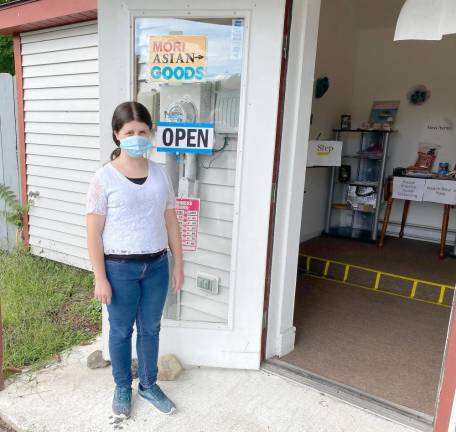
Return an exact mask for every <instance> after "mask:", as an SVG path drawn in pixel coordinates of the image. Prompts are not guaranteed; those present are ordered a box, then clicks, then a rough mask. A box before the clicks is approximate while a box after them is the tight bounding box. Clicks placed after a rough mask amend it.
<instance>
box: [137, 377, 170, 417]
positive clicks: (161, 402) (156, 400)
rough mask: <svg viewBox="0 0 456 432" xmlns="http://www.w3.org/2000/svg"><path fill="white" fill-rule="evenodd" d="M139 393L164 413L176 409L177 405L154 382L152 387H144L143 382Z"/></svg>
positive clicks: (139, 387)
mask: <svg viewBox="0 0 456 432" xmlns="http://www.w3.org/2000/svg"><path fill="white" fill-rule="evenodd" d="M138 394H139V395H140V396H141V397H142V398H144V399H146V400H147V401H149V402H150V403H151V404H152V405H153V406H154V407H155V408H157V409H158V411H160V412H161V413H162V414H167V415H169V414H172V413H173V412H174V411H176V405H174V403H173V402H172V401H171V400H170V399H169V398H168V396H166V395H165V393H163V391H162V389H161V388H160V387H159V386H158V385H157V384H154V385H153V386H152V387H150V388H144V387H143V386H142V385H141V384H139V386H138Z"/></svg>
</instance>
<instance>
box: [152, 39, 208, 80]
mask: <svg viewBox="0 0 456 432" xmlns="http://www.w3.org/2000/svg"><path fill="white" fill-rule="evenodd" d="M206 46H207V39H206V36H183V35H167V36H149V79H150V80H151V81H155V82H157V81H158V82H171V81H174V82H192V81H202V80H203V79H204V77H205V74H206Z"/></svg>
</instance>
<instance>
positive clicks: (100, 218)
mask: <svg viewBox="0 0 456 432" xmlns="http://www.w3.org/2000/svg"><path fill="white" fill-rule="evenodd" d="M105 220H106V216H105V215H99V214H94V213H90V214H88V215H87V219H86V226H87V247H88V250H89V257H90V261H91V263H92V269H93V273H94V275H95V290H94V297H95V298H96V299H98V300H99V301H101V302H102V303H104V304H110V303H111V297H112V290H111V285H110V283H109V281H108V278H107V277H106V270H105V265H104V249H103V239H102V233H103V228H104V224H105Z"/></svg>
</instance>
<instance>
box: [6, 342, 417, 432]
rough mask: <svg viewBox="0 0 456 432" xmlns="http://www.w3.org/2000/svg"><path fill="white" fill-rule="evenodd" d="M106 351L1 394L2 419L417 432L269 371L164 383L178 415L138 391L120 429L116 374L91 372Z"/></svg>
mask: <svg viewBox="0 0 456 432" xmlns="http://www.w3.org/2000/svg"><path fill="white" fill-rule="evenodd" d="M99 348H100V340H97V342H95V343H94V344H92V345H87V346H81V347H76V348H74V349H73V350H72V351H71V352H70V353H69V354H68V355H67V356H63V357H64V358H63V360H62V362H61V363H58V364H55V365H53V366H51V367H49V368H47V369H46V370H43V371H41V372H39V373H38V374H36V375H34V376H27V375H23V376H21V377H19V378H16V380H15V381H14V382H10V383H9V384H8V386H7V388H6V389H5V391H3V392H0V416H1V417H2V418H3V419H4V420H6V421H7V422H8V423H10V424H11V425H13V426H14V427H15V428H16V429H17V430H18V431H21V432H22V431H27V432H73V431H74V432H76V431H77V432H104V431H117V430H122V431H123V432H130V431H132V432H133V431H145V430H146V431H151V430H154V431H161V432H167V431H169V432H171V431H172V432H175V431H179V432H187V431H188V432H190V431H191V432H204V431H207V432H223V431H227V432H228V431H229V432H242V431H246V432H247V431H248V432H260V431H274V432H275V431H287V432H294V431H296V432H342V431H346V432H348V431H349V432H407V431H409V432H410V431H412V430H413V429H410V428H408V427H405V426H402V425H399V424H396V423H393V422H391V421H389V420H386V419H384V418H381V417H378V416H377V415H375V414H372V413H371V412H368V411H365V410H363V409H360V408H357V407H354V406H352V405H349V404H347V403H345V402H342V401H340V400H338V399H336V398H333V397H330V396H327V395H324V394H322V393H320V392H318V391H317V390H314V389H312V388H310V387H306V386H304V385H301V384H297V383H293V382H290V381H287V380H285V379H283V378H280V377H277V376H274V375H269V374H268V373H266V372H264V371H243V370H221V369H210V368H192V369H187V370H186V371H185V372H184V373H183V374H182V375H181V376H180V377H179V379H178V380H177V381H175V382H163V383H161V385H162V388H163V389H164V390H165V391H166V392H167V393H168V394H169V395H170V396H171V397H172V398H173V399H174V400H175V402H176V404H177V406H178V411H177V412H176V413H175V414H174V415H173V416H171V417H167V416H162V415H159V414H157V413H156V412H155V411H153V409H152V408H151V407H150V405H148V403H147V402H145V401H144V400H142V399H138V398H137V397H136V391H135V390H134V396H133V402H134V411H133V415H132V418H131V419H129V420H124V421H123V422H121V423H117V424H113V423H112V417H111V410H110V405H111V395H112V389H113V383H112V377H111V368H106V369H98V370H89V369H88V368H87V367H86V358H87V355H88V354H90V353H91V352H92V351H94V350H95V349H99ZM136 386H137V382H136V381H135V383H134V388H136Z"/></svg>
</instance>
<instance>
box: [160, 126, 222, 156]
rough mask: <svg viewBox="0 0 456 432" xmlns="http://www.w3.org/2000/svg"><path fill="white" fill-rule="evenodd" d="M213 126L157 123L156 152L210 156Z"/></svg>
mask: <svg viewBox="0 0 456 432" xmlns="http://www.w3.org/2000/svg"><path fill="white" fill-rule="evenodd" d="M213 149H214V125H213V124H212V123H176V122H158V125H157V151H159V152H173V153H203V154H212V151H213Z"/></svg>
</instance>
